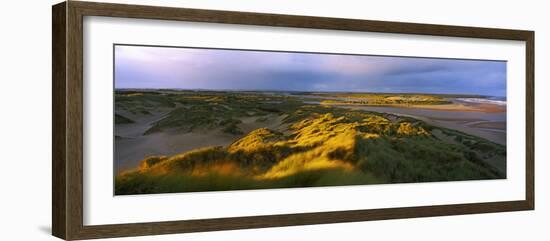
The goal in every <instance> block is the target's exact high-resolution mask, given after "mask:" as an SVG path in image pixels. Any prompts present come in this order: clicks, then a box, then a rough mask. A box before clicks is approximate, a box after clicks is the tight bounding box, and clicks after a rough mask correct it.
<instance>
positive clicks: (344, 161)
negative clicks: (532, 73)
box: [115, 96, 505, 194]
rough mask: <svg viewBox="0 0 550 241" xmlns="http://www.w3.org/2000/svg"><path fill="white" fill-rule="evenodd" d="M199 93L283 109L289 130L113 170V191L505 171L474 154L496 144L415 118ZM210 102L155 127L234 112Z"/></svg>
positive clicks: (256, 133) (465, 176)
mask: <svg viewBox="0 0 550 241" xmlns="http://www.w3.org/2000/svg"><path fill="white" fill-rule="evenodd" d="M201 98H202V99H207V100H209V101H210V102H212V101H214V102H217V101H220V100H222V99H223V100H226V101H232V102H230V103H229V106H231V107H230V108H231V109H233V110H236V109H238V108H242V109H241V110H240V111H241V112H240V115H245V116H250V115H257V116H262V115H263V114H265V113H268V112H269V113H280V114H283V113H284V114H286V115H287V117H286V118H285V119H284V121H285V123H288V124H290V125H289V128H288V133H287V132H285V133H286V134H283V133H281V132H278V131H274V130H271V129H268V128H259V129H256V130H253V131H251V132H250V133H248V134H246V135H244V136H242V137H241V138H239V139H237V140H236V141H234V142H233V143H232V144H230V145H229V146H227V147H205V148H199V149H195V150H191V151H187V152H184V153H181V154H178V155H174V156H170V157H149V158H146V159H144V160H143V161H142V162H141V165H140V167H139V168H137V169H134V170H128V171H126V172H123V173H121V174H120V175H118V176H117V177H116V185H115V189H116V193H117V194H138V193H162V192H188V191H213V190H242V189H257V188H286V187H313V186H334V185H352V184H376V183H402V182H422V181H450V180H477V179H493V178H502V177H503V175H504V174H501V173H499V172H497V171H495V170H494V168H492V167H490V166H488V165H487V164H485V163H484V162H483V161H480V159H479V157H478V154H476V153H477V152H480V153H481V152H483V153H493V155H502V154H503V152H504V154H505V149H503V148H502V147H501V146H498V145H496V144H493V143H488V142H486V141H483V140H481V139H479V138H474V137H471V136H467V135H464V134H461V133H459V132H452V131H449V132H446V133H449V135H453V136H456V137H457V138H459V137H460V140H461V142H457V143H447V142H444V141H441V140H439V139H438V138H437V137H435V136H433V135H432V134H431V133H430V130H431V129H432V128H433V127H431V126H428V125H426V124H425V123H423V122H420V121H417V120H414V119H412V118H404V117H403V118H402V117H396V116H390V115H386V114H378V113H369V112H362V111H352V110H342V109H338V108H332V107H326V106H319V105H297V104H296V103H293V102H289V103H284V104H281V105H280V106H277V105H271V104H269V105H261V106H256V107H254V108H256V109H254V108H253V110H254V111H252V112H254V113H252V112H251V111H250V109H249V110H247V111H245V108H244V107H243V106H246V105H249V104H250V102H249V101H251V100H250V99H252V100H253V97H252V96H246V97H245V98H242V97H239V98H237V97H231V98H229V97H227V98H226V97H223V98H222V97H220V98H217V96H215V97H212V96H210V97H209V98H207V96H201ZM232 98H233V99H232ZM189 99H192V98H189ZM189 99H188V100H189ZM229 99H232V100H229ZM227 103H228V102H226V104H227ZM235 103H238V104H235ZM193 108H196V110H195V111H194V112H191V113H192V114H199V117H196V116H193V117H191V116H188V113H189V112H186V111H190V110H191V111H193V110H194V109H193ZM212 108H214V107H212V106H203V105H201V106H199V107H192V108H187V109H181V110H178V109H176V110H177V111H178V112H177V113H172V114H173V116H172V117H171V118H168V119H167V120H166V121H168V122H167V123H163V122H159V123H161V124H160V125H161V126H159V128H160V129H159V130H161V129H162V128H168V127H169V126H178V125H179V126H182V125H183V126H185V125H189V124H193V123H195V122H196V123H200V125H206V124H208V123H210V124H209V125H213V126H216V125H217V124H219V123H220V121H219V118H220V116H221V117H223V116H224V115H226V114H227V115H228V116H226V117H223V118H226V120H230V119H227V117H231V118H232V117H234V116H233V114H234V113H233V114H229V112H220V114H219V115H218V116H216V117H215V118H214V117H213V115H211V113H210V114H209V112H208V111H210V112H211V111H217V110H218V109H212ZM224 109H225V108H224ZM228 111H229V110H228ZM201 113H203V114H204V116H201V115H200V114H201ZM216 113H217V112H216ZM169 117H170V115H169ZM170 121H171V122H170ZM210 121H211V122H210ZM182 123H184V124H182ZM503 150H504V151H503Z"/></svg>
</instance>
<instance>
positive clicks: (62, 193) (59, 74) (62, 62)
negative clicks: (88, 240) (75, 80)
mask: <svg viewBox="0 0 550 241" xmlns="http://www.w3.org/2000/svg"><path fill="white" fill-rule="evenodd" d="M65 6H66V4H65V3H60V4H57V5H54V6H53V7H52V234H53V235H54V236H56V237H59V238H66V227H67V225H66V223H65V221H66V204H67V202H66V200H67V190H66V189H65V187H66V183H67V182H66V175H65V173H66V168H65V163H66V159H65V150H66V149H65V147H66V146H65V144H66V142H65V134H66V122H65V114H66V112H65V104H66V102H65V93H66V88H65V79H66V72H65V66H66V58H65V57H66V52H65V46H66V28H65V26H66V25H65V24H66V21H65V10H66V8H65Z"/></svg>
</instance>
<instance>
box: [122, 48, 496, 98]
mask: <svg viewBox="0 0 550 241" xmlns="http://www.w3.org/2000/svg"><path fill="white" fill-rule="evenodd" d="M115 51H116V52H115V53H116V54H115V80H116V81H115V86H116V88H182V89H233V90H294V91H364V92H416V93H465V94H482V95H496V96H504V95H505V94H506V63H505V62H501V61H479V60H455V59H435V58H410V57H382V56H353V55H329V54H307V53H286V52H261V51H239V50H208V49H188V48H159V47H135V46H117V47H116V49H115Z"/></svg>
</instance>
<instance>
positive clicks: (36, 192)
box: [0, 0, 550, 241]
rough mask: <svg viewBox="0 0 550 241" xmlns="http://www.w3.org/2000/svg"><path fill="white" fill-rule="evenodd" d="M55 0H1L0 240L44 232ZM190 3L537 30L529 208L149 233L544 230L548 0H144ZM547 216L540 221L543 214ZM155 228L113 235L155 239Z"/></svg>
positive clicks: (270, 236) (549, 204) (333, 235)
mask: <svg viewBox="0 0 550 241" xmlns="http://www.w3.org/2000/svg"><path fill="white" fill-rule="evenodd" d="M57 2H58V1H51V0H50V1H44V0H33V1H7V2H5V3H4V4H3V6H2V8H1V10H0V18H1V19H0V20H1V21H0V30H1V34H2V35H1V37H0V43H1V44H0V61H1V62H0V66H1V68H0V84H1V85H0V86H2V87H1V89H0V90H1V91H0V103H1V104H0V107H1V109H2V111H3V112H2V114H1V115H0V128H1V129H0V146H1V148H0V153H1V155H0V157H2V159H1V160H0V161H1V163H0V167H1V168H0V185H1V186H0V187H1V188H0V190H1V194H0V195H1V198H0V227H1V228H0V240H56V238H54V237H52V236H50V234H49V233H50V232H51V224H50V219H51V194H50V192H51V189H50V186H51V181H50V179H51V150H50V149H51V70H50V69H51V24H50V21H51V10H50V6H51V5H52V4H54V3H57ZM115 2H130V3H136V4H140V3H141V4H155V5H166V6H179V7H190V8H207V9H220V10H237V11H253V12H269V13H284V14H299V15H317V16H330V17H344V18H359V19H373V20H390V21H406V22H421V23H436V24H452V25H469V26H479V27H497V28H516V29H528V30H535V31H536V61H535V62H536V73H535V79H536V106H537V108H536V112H535V113H536V133H537V134H536V150H538V151H537V152H536V210H535V211H530V212H515V213H497V214H478V215H465V216H450V217H436V218H420V219H408V220H388V221H374V222H359V223H345V224H328V225H314V226H297V227H285V228H269V229H254V230H237V231H223V232H209V233H195V234H179V235H164V236H156V237H154V239H155V240H182V239H185V240H188V241H199V240H209V241H215V240H239V241H245V240H277V241H280V240H342V239H345V240H366V239H372V240H417V239H419V240H420V239H422V240H424V241H428V240H462V241H463V240H501V241H502V240H548V239H549V238H550V232H549V231H548V224H547V223H548V222H550V188H549V185H550V176H549V175H548V174H547V172H548V171H550V164H549V163H548V160H549V159H550V154H549V153H548V152H547V147H548V146H549V144H548V142H547V140H546V139H545V138H544V136H545V135H548V134H550V130H549V127H548V125H545V124H546V122H547V121H548V117H550V111H549V108H548V107H547V106H545V105H546V102H547V101H548V100H546V99H544V98H545V94H546V93H548V92H549V91H550V84H549V83H548V81H547V80H548V79H550V70H549V69H547V68H545V67H546V66H548V65H550V28H549V27H548V24H547V23H546V22H548V21H550V16H549V14H548V13H547V12H548V9H549V8H548V6H545V1H534V0H524V1H514V2H504V1H475V0H474V1H470V0H461V1H452V2H451V1H437V0H416V1H407V0H401V1H393V2H392V1H372V2H367V1H361V0H356V1H351V0H338V1H319V0H317V1H316V0H307V1H306V0H303V1H298V0H294V1H293V0H273V1H266V0H264V1H262V0H257V1H252V0H234V1H223V0H220V1H215V0H201V1H198V0H197V1H174V0H164V1H152V0H150V1H147V0H129V1H115ZM545 223H546V224H545ZM152 239H153V237H138V238H124V239H117V240H152Z"/></svg>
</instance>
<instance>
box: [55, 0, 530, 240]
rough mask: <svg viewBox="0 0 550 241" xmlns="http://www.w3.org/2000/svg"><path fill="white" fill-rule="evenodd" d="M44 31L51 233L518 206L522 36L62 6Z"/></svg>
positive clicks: (202, 227) (526, 99) (133, 231)
mask: <svg viewBox="0 0 550 241" xmlns="http://www.w3.org/2000/svg"><path fill="white" fill-rule="evenodd" d="M52 24H53V44H52V48H53V50H52V51H53V76H52V79H53V81H52V82H53V114H52V115H53V180H52V183H53V187H52V189H53V208H52V209H53V215H52V217H53V218H52V223H53V224H52V227H53V228H52V230H53V235H55V236H57V237H60V238H63V239H67V240H74V239H92V238H108V237H120V236H137V235H156V234H170V233H185V232H202V231H213V230H228V229H245V228H263V227H275V226H290V225H308V224H324V223H338V222H355V221H368V220H383V219H398V218H414V217H427V216H442V215H460V214H474V213H490V212H507V211H520V210H533V209H534V32H532V31H525V30H508V29H490V28H477V27H462V26H445V25H432V24H416V23H401V22H384V21H370V20H356V19H338V18H324V17H310V16H291V15H274V14H263V13H247V12H228V11H214V10H198V9H182V8H167V7H155V6H139V5H122V4H108V3H94V2H77V1H68V2H63V3H60V4H57V5H55V6H53V19H52ZM503 215H505V214H503Z"/></svg>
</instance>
